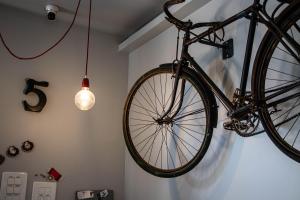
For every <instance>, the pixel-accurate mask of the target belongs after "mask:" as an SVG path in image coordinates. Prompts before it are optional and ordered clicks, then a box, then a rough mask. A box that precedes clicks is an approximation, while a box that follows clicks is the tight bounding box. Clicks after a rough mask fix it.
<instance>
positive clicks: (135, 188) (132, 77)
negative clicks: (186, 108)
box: [125, 0, 300, 200]
mask: <svg viewBox="0 0 300 200" xmlns="http://www.w3.org/2000/svg"><path fill="white" fill-rule="evenodd" d="M252 2H253V1H250V0H226V1H225V0H213V1H211V2H210V3H208V4H207V5H205V6H204V7H202V8H200V9H199V10H198V11H196V12H195V13H193V14H192V15H190V16H189V17H188V18H190V19H192V20H193V21H213V20H224V19H225V18H227V17H230V16H231V15H233V14H235V13H237V12H238V11H239V10H241V9H243V8H246V7H247V6H248V5H250V4H251V3H252ZM274 2H275V1H274ZM248 24H249V23H248V21H247V20H241V21H239V22H238V23H236V24H233V25H230V26H229V27H227V28H226V38H225V40H226V39H228V38H231V37H233V38H234V48H235V55H234V57H233V58H231V59H229V60H226V61H224V60H222V59H221V51H219V50H217V49H215V48H211V47H206V46H203V45H201V46H200V45H197V44H196V45H194V46H192V48H191V52H192V53H191V54H192V56H193V57H194V58H195V59H196V60H197V61H198V62H199V63H200V65H201V66H202V67H204V69H205V71H206V72H207V73H208V74H209V75H210V77H211V78H212V79H213V80H214V81H215V82H216V83H218V85H219V86H220V88H221V89H222V90H223V91H224V92H225V93H226V94H227V95H228V96H230V97H232V93H233V91H234V88H236V87H239V81H240V80H239V77H240V75H241V68H242V64H243V61H242V57H243V55H244V49H245V41H246V37H247V32H248V30H247V25H248ZM258 28H259V31H258V33H257V34H256V41H255V43H254V49H255V50H256V49H257V48H258V45H259V41H260V39H261V37H262V35H263V33H264V31H265V29H264V28H263V27H261V26H259V27H258ZM175 39H176V30H175V28H170V29H168V30H166V31H164V32H163V33H161V34H160V35H159V36H157V37H156V38H154V39H153V40H151V41H149V42H148V43H146V44H144V45H143V46H141V47H140V48H138V49H136V50H134V51H133V52H131V53H130V56H129V73H128V87H129V88H130V87H131V86H132V85H133V84H134V82H135V81H136V80H137V79H138V78H139V77H140V76H141V75H142V74H143V73H145V72H146V71H148V70H150V69H152V68H154V67H157V66H158V65H159V64H161V63H165V62H171V61H172V60H173V59H174V56H175V45H176V43H175ZM225 119H226V112H225V111H224V108H223V107H220V108H219V123H218V128H217V129H215V130H214V136H213V140H212V142H211V145H210V148H209V150H208V152H207V154H206V155H205V157H204V159H203V160H202V161H201V163H199V164H198V165H197V166H196V167H195V168H194V169H193V170H192V171H191V172H189V173H187V174H185V175H183V176H181V177H178V178H173V179H163V178H158V177H154V176H152V175H150V174H148V173H146V172H144V171H143V170H142V169H141V168H140V167H139V166H138V165H137V164H136V163H135V162H134V161H133V159H132V158H131V156H130V155H129V153H128V151H126V155H125V194H126V199H127V200H162V199H163V200H168V199H170V200H179V199H180V200H199V199H201V200H205V199H207V200H240V199H243V200H253V199H263V200H281V199H289V200H298V199H299V198H300V190H299V187H298V186H299V184H300V164H299V163H296V162H295V161H293V160H291V159H290V158H288V157H287V156H285V155H284V154H283V153H282V152H281V151H279V150H278V149H277V148H276V147H275V145H274V144H273V143H272V142H271V141H270V139H269V138H268V136H267V135H266V134H265V133H264V134H261V135H258V136H255V137H251V138H246V139H244V138H241V137H239V136H237V135H236V134H234V133H233V132H229V131H225V130H224V129H223V128H222V125H223V122H224V120H225Z"/></svg>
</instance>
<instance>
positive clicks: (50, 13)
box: [45, 4, 59, 21]
mask: <svg viewBox="0 0 300 200" xmlns="http://www.w3.org/2000/svg"><path fill="white" fill-rule="evenodd" d="M45 10H46V12H47V17H48V19H49V20H51V21H52V20H55V17H56V14H57V13H58V11H59V8H58V6H56V5H52V4H47V5H46V7H45Z"/></svg>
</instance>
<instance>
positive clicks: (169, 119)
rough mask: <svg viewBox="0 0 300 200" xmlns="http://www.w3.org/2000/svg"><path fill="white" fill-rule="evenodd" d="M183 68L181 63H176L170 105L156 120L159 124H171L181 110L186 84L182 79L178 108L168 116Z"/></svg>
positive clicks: (174, 99)
mask: <svg viewBox="0 0 300 200" xmlns="http://www.w3.org/2000/svg"><path fill="white" fill-rule="evenodd" d="M174 65H176V64H173V67H175V66H174ZM183 66H184V64H183V63H182V61H180V62H179V63H177V67H176V72H175V82H174V87H173V89H172V98H171V103H170V106H169V107H168V109H167V111H165V113H164V114H163V115H162V116H161V117H160V118H159V119H157V120H156V121H157V122H158V123H159V124H163V123H171V122H172V120H173V119H174V117H175V116H176V115H177V114H178V112H179V111H180V109H181V106H182V102H183V97H184V90H185V83H186V80H184V79H182V81H181V89H180V99H179V104H178V108H177V109H176V110H175V112H174V113H173V114H172V116H171V117H169V116H168V115H169V114H170V113H171V111H172V109H173V107H174V104H175V101H176V96H177V88H178V86H179V79H180V74H181V71H182V67H183Z"/></svg>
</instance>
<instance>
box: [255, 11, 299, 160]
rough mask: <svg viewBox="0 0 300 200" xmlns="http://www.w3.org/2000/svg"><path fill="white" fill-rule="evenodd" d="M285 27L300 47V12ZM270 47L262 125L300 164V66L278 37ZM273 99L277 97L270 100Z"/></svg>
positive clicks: (264, 73)
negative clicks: (299, 84)
mask: <svg viewBox="0 0 300 200" xmlns="http://www.w3.org/2000/svg"><path fill="white" fill-rule="evenodd" d="M281 27H283V30H284V31H285V32H286V33H287V34H288V35H289V36H290V37H291V38H293V39H294V40H296V41H297V43H298V44H299V42H300V28H299V27H300V10H299V8H298V10H297V9H295V10H294V12H292V13H290V15H289V16H288V17H285V18H284V20H283V21H282V23H281ZM268 46H269V47H268V48H267V50H266V53H265V55H264V56H263V57H264V59H263V60H264V61H263V62H262V64H261V67H262V73H261V76H260V77H259V81H260V85H259V88H260V91H259V94H258V95H259V96H260V97H259V99H262V100H263V102H264V106H263V108H262V110H261V111H260V114H261V116H262V122H263V124H264V127H265V129H266V131H267V132H268V134H269V136H270V137H271V139H272V141H273V142H274V143H275V144H276V145H277V146H278V147H279V148H280V149H281V150H282V151H283V152H284V153H285V154H286V155H288V156H289V157H291V158H292V159H294V160H295V161H298V162H300V86H297V83H298V82H299V81H300V64H299V62H298V61H297V59H296V58H295V57H293V56H292V54H291V52H289V51H288V49H287V48H286V47H285V46H284V45H283V44H282V43H281V42H279V41H278V38H276V37H275V36H272V37H271V38H270V40H269V44H268ZM293 85H295V87H292V86H293ZM278 94H280V95H278ZM272 95H273V96H274V97H273V98H270V99H269V97H271V96H272ZM264 99H268V100H266V101H264Z"/></svg>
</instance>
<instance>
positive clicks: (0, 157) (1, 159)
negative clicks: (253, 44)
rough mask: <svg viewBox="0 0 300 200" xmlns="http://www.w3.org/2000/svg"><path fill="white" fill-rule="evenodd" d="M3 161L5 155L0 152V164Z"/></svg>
mask: <svg viewBox="0 0 300 200" xmlns="http://www.w3.org/2000/svg"><path fill="white" fill-rule="evenodd" d="M4 161H5V157H4V156H3V155H2V154H0V165H2V164H3V163H4Z"/></svg>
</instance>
